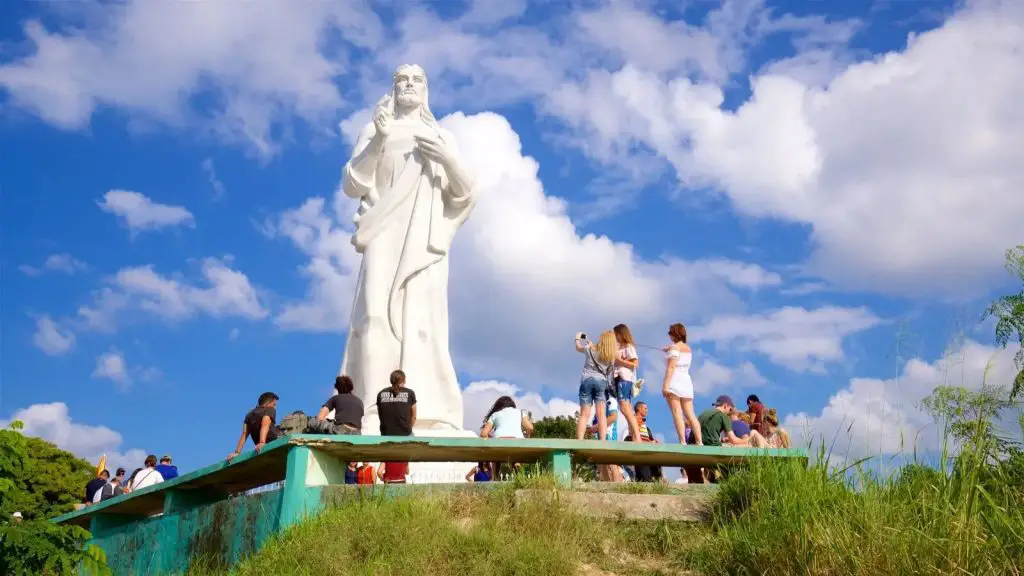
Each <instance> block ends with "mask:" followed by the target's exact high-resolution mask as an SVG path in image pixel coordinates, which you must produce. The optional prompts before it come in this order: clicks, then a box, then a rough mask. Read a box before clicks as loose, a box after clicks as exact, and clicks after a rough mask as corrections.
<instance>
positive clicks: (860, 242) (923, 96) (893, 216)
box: [546, 2, 1024, 295]
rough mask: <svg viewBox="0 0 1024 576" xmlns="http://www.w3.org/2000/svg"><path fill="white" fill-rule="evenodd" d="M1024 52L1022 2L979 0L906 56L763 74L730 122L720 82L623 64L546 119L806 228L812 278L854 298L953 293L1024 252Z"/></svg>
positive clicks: (595, 74)
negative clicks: (869, 293) (1023, 104)
mask: <svg viewBox="0 0 1024 576" xmlns="http://www.w3.org/2000/svg"><path fill="white" fill-rule="evenodd" d="M835 38H836V39H837V40H839V41H840V42H839V44H840V45H841V44H842V42H841V40H842V38H843V36H842V35H841V34H840V35H838V36H836V37H835ZM1022 47H1024V10H1022V9H1021V6H1020V4H1019V3H1013V2H973V3H968V4H967V6H966V7H964V8H963V9H962V10H960V11H959V12H957V13H955V14H954V15H953V16H952V17H951V18H950V19H949V20H947V21H946V22H945V23H943V24H942V25H941V26H939V27H938V28H936V29H934V30H930V31H926V32H924V33H922V34H919V35H916V36H912V37H910V38H909V39H908V41H907V45H906V47H905V48H904V49H902V50H900V51H894V52H891V53H887V54H882V55H877V56H875V57H873V58H872V59H869V60H865V61H860V62H852V63H845V62H841V59H840V62H838V63H837V62H833V64H839V65H837V66H835V67H833V68H830V69H829V73H826V74H821V73H820V72H821V71H820V70H810V69H809V68H813V67H816V66H819V65H820V63H821V61H820V59H819V60H818V61H811V60H807V59H803V60H801V59H794V60H790V61H787V62H786V63H785V65H776V66H769V67H767V68H766V69H765V70H763V71H762V72H759V73H756V74H754V75H753V76H752V77H751V79H750V88H751V96H750V97H749V99H747V100H746V101H745V102H742V103H741V104H740V105H739V106H738V107H736V108H735V109H733V108H730V107H726V104H725V102H726V96H727V95H726V89H725V86H724V85H723V84H722V83H720V82H715V81H713V79H696V80H694V79H692V78H691V77H688V76H686V75H683V74H663V73H661V72H660V70H659V69H658V67H656V66H654V65H652V64H649V63H648V62H646V61H644V60H642V59H639V58H637V57H635V56H633V57H630V56H628V54H627V56H626V57H625V58H624V61H623V64H622V66H621V67H619V68H618V69H616V70H592V71H590V72H588V73H587V74H586V75H584V76H583V78H582V80H570V81H567V82H565V83H564V84H563V85H562V86H561V87H560V88H559V89H558V90H554V91H552V92H551V98H550V100H549V105H548V106H547V108H546V110H547V111H548V112H549V113H550V114H552V115H555V116H557V117H559V118H561V119H563V120H567V121H569V122H570V123H571V124H572V125H573V126H575V127H576V128H577V129H578V130H580V131H582V132H584V133H585V134H586V135H587V139H586V142H588V143H589V144H590V146H589V147H588V148H587V149H588V150H590V151H592V152H593V153H596V154H597V155H598V157H600V158H601V159H604V160H606V161H609V162H622V161H625V162H628V161H630V158H631V156H632V154H630V150H631V149H634V148H635V147H636V143H637V142H638V141H639V142H642V143H643V144H644V146H642V148H647V149H649V150H653V151H655V152H656V153H657V154H658V155H660V156H661V157H662V158H664V159H666V160H667V161H669V162H670V163H671V165H672V166H673V167H674V168H675V170H676V173H677V174H678V176H679V179H680V181H681V182H682V184H683V185H684V186H686V187H689V188H691V189H702V188H713V189H718V190H721V191H723V192H725V194H726V195H727V196H728V198H729V200H730V201H731V203H732V206H733V208H735V209H736V210H737V211H738V212H739V213H741V214H744V215H748V216H753V217H758V218H780V219H782V220H784V221H788V222H793V223H797V224H801V225H807V226H809V229H810V231H811V236H810V239H811V241H812V242H813V246H814V251H813V254H812V255H811V257H810V260H809V261H808V262H807V269H808V270H809V271H813V272H815V273H818V274H820V275H823V276H825V277H826V278H828V279H829V280H832V281H834V282H836V283H838V284H841V285H843V286H846V287H847V288H865V289H873V290H885V291H890V292H901V293H932V294H947V295H948V294H961V293H964V292H965V291H969V290H970V289H972V288H973V289H977V288H978V287H979V286H982V287H983V286H985V285H986V283H987V282H989V281H991V280H992V278H993V277H994V276H995V275H998V273H999V268H1000V264H1001V262H1000V259H999V254H1001V252H1002V250H1003V249H1004V248H1005V247H1006V246H1010V245H1014V244H1016V243H1018V242H1019V241H1020V226H1019V221H1020V219H1021V217H1022V216H1024V196H1021V195H1020V194H1019V193H1017V191H1018V190H1019V189H1020V188H1021V185H1022V184H1024V167H1022V165H1021V163H1020V162H1019V161H1018V159H1017V156H1016V153H1015V151H1016V150H1019V149H1020V147H1021V145H1022V144H1024V140H1022V138H1024V115H1022V114H1021V113H1020V111H1019V106H1018V105H1017V100H1018V99H1017V95H1018V94H1020V93H1021V91H1022V90H1024V66H1022V65H1021V58H1020V51H1021V49H1022ZM951 55H955V57H952V56H951ZM965 102H966V103H967V104H966V105H965V104H964V103H965ZM602 151H603V153H602ZM865 231H870V233H865Z"/></svg>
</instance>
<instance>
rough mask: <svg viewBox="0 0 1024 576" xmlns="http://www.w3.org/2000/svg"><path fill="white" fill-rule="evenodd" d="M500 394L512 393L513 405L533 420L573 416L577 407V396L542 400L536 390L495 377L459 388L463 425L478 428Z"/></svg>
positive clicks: (469, 428) (468, 427)
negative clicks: (529, 389) (524, 388)
mask: <svg viewBox="0 0 1024 576" xmlns="http://www.w3.org/2000/svg"><path fill="white" fill-rule="evenodd" d="M502 396H511V397H512V399H513V400H515V402H516V407H517V408H519V409H521V410H529V411H530V413H531V414H533V419H534V420H540V419H541V418H545V417H547V416H572V415H574V414H576V412H577V411H579V408H580V407H579V403H578V402H577V401H576V400H566V399H564V398H558V397H553V398H550V399H548V400H544V399H543V398H542V397H541V396H540V394H537V393H536V392H525V391H523V390H522V389H521V388H520V387H518V386H516V385H514V384H509V383H508V382H500V381H497V380H483V381H478V382H471V383H470V384H469V385H468V386H466V387H465V388H463V390H462V401H463V425H464V426H465V427H466V430H472V431H478V430H480V427H481V426H482V425H483V419H484V416H486V415H487V411H488V410H490V409H491V406H492V405H493V404H494V401H495V400H497V399H498V398H501V397H502Z"/></svg>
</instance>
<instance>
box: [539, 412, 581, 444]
mask: <svg viewBox="0 0 1024 576" xmlns="http://www.w3.org/2000/svg"><path fill="white" fill-rule="evenodd" d="M530 437H531V438H564V439H566V440H574V439H575V438H576V417H574V416H545V417H544V418H541V419H540V420H537V421H536V422H534V423H533V434H531V435H530Z"/></svg>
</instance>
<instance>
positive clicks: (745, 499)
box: [678, 453, 1024, 576]
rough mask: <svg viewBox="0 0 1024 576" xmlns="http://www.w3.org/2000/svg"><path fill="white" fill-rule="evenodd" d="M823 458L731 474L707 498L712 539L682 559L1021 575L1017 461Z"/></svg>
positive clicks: (1023, 545) (732, 566)
mask: <svg viewBox="0 0 1024 576" xmlns="http://www.w3.org/2000/svg"><path fill="white" fill-rule="evenodd" d="M825 460H826V459H825V458H822V463H821V464H817V465H813V466H811V467H809V468H804V467H802V466H799V465H794V464H793V463H786V462H778V461H763V462H759V463H757V464H755V465H753V466H751V467H749V468H748V469H746V470H744V471H741V472H739V473H737V474H735V475H734V476H732V477H731V478H730V479H729V480H728V481H726V482H725V483H723V484H722V486H721V490H720V491H719V493H718V494H717V495H716V497H715V500H714V504H713V508H712V518H713V520H712V522H713V531H714V535H713V536H712V537H711V538H709V539H708V540H707V541H706V542H705V543H704V544H703V545H701V546H699V547H697V548H695V549H692V550H688V551H685V552H683V553H681V554H679V555H678V558H679V560H680V562H681V563H682V564H683V565H686V566H689V567H691V568H693V569H695V570H697V571H699V572H700V573H702V574H706V575H708V576H711V575H718V574H723V575H724V574H730V575H733V574H737V575H743V574H750V575H754V574H757V575H760V574H777V575H780V576H785V575H790V574H791V575H797V574H801V575H816V574H821V575H831V574H837V575H838V574H844V575H846V574H849V575H865V576H866V575H875V574H922V575H923V574H929V575H931V574H971V575H993V576H995V575H1013V574H1020V573H1021V572H1020V570H1021V567H1022V566H1024V486H1021V485H1020V484H1019V483H1018V482H1017V481H1016V479H1015V477H1011V476H1012V475H1013V474H1014V472H1013V470H1015V466H1016V467H1019V466H1020V465H1021V463H1020V462H1018V463H1017V464H1009V465H1006V463H1004V464H1003V465H998V466H994V465H992V463H991V462H980V461H978V460H977V459H976V458H973V454H970V453H968V454H965V455H964V456H962V457H960V458H959V459H956V460H952V461H946V460H945V459H944V462H943V463H944V464H948V465H944V466H943V467H942V468H943V469H946V470H949V472H948V473H942V472H939V471H938V470H936V469H934V468H927V467H924V466H909V467H906V468H904V469H903V470H902V472H901V473H900V474H898V475H893V476H892V477H887V478H878V477H877V476H875V475H872V474H869V473H866V472H863V471H861V469H860V468H859V467H858V468H855V469H854V471H853V472H852V473H851V471H849V470H830V469H829V467H828V465H827V462H825ZM1022 470H1024V468H1022ZM1018 473H1019V472H1018Z"/></svg>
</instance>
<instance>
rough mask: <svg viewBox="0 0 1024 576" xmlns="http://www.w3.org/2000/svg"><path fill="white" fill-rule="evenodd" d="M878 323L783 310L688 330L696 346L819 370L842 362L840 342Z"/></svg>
mask: <svg viewBox="0 0 1024 576" xmlns="http://www.w3.org/2000/svg"><path fill="white" fill-rule="evenodd" d="M879 323H881V319H879V318H878V317H877V316H875V315H874V314H873V313H872V312H871V311H870V310H868V309H867V308H864V307H860V308H840V307H836V306H824V307H821V308H815V309H813V310H808V309H805V308H797V307H792V306H788V307H785V308H780V309H777V310H774V311H771V312H765V313H759V314H753V315H724V316H717V317H715V318H713V319H712V320H711V322H709V323H707V324H706V325H705V326H702V327H698V328H696V329H694V331H693V338H694V340H697V341H705V342H708V341H710V342H714V343H715V345H716V346H718V347H734V348H737V349H739V350H742V351H745V352H758V353H760V354H764V355H766V356H768V357H769V358H770V359H771V360H772V361H773V362H775V363H776V364H779V365H781V366H785V367H787V368H790V369H792V370H798V371H803V370H817V371H820V370H823V369H824V366H825V364H826V363H828V362H837V361H839V360H842V359H843V347H842V344H843V340H844V339H845V338H846V337H847V336H849V335H851V334H854V333H857V332H860V331H863V330H867V329H868V328H872V327H874V326H877V325H878V324H879Z"/></svg>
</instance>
